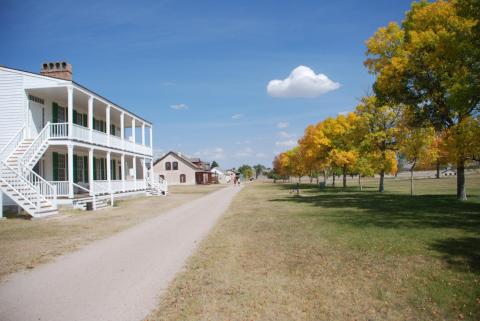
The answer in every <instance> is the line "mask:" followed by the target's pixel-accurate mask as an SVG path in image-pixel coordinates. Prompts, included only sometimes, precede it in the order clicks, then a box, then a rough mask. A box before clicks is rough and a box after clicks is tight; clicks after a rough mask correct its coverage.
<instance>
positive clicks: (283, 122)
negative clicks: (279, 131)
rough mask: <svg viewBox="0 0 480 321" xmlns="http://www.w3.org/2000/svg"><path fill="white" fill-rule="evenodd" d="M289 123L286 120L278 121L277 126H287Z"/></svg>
mask: <svg viewBox="0 0 480 321" xmlns="http://www.w3.org/2000/svg"><path fill="white" fill-rule="evenodd" d="M289 125H290V124H289V123H287V122H286V121H281V122H278V123H277V128H287V127H288V126H289Z"/></svg>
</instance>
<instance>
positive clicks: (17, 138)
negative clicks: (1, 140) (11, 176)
mask: <svg viewBox="0 0 480 321" xmlns="http://www.w3.org/2000/svg"><path fill="white" fill-rule="evenodd" d="M24 136H25V125H23V126H22V128H20V130H18V132H16V133H15V135H14V136H13V137H12V138H11V139H10V140H9V141H8V143H7V144H6V145H5V146H3V148H2V149H1V150H0V160H7V158H8V157H9V156H10V155H11V154H12V153H13V151H14V150H15V148H17V146H18V145H19V144H20V143H21V142H22V140H23V138H24Z"/></svg>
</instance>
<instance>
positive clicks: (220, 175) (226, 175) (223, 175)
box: [210, 167, 235, 184]
mask: <svg viewBox="0 0 480 321" xmlns="http://www.w3.org/2000/svg"><path fill="white" fill-rule="evenodd" d="M210 172H211V173H212V176H213V179H214V180H215V181H216V182H218V183H219V184H228V183H230V182H231V181H232V177H234V176H232V173H233V172H232V171H229V170H223V169H219V168H217V167H215V168H212V169H211V170H210ZM233 175H235V174H233Z"/></svg>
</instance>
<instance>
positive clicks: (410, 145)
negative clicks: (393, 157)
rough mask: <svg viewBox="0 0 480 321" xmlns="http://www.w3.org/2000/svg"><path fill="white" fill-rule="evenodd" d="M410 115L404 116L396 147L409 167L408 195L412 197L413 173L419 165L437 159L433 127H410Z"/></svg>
mask: <svg viewBox="0 0 480 321" xmlns="http://www.w3.org/2000/svg"><path fill="white" fill-rule="evenodd" d="M410 117H411V115H408V114H404V119H403V121H402V125H401V127H400V130H399V135H398V145H399V150H400V152H401V153H402V154H403V155H404V156H405V158H406V160H407V161H408V162H409V163H410V164H411V166H410V195H413V172H414V170H415V167H416V166H417V165H419V164H423V165H426V164H428V163H431V162H432V161H433V160H435V159H438V157H437V154H438V151H437V148H436V144H435V142H436V135H435V130H434V128H433V127H412V126H410V124H411V123H412V121H411V119H410Z"/></svg>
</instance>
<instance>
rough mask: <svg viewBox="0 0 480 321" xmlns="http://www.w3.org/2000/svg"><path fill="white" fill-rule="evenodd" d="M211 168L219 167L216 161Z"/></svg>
mask: <svg viewBox="0 0 480 321" xmlns="http://www.w3.org/2000/svg"><path fill="white" fill-rule="evenodd" d="M210 167H211V168H216V167H219V166H218V163H217V162H216V161H213V162H212V165H210Z"/></svg>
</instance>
